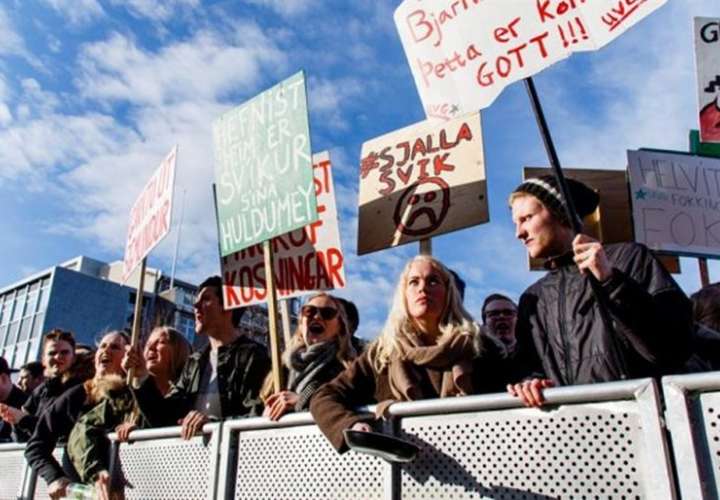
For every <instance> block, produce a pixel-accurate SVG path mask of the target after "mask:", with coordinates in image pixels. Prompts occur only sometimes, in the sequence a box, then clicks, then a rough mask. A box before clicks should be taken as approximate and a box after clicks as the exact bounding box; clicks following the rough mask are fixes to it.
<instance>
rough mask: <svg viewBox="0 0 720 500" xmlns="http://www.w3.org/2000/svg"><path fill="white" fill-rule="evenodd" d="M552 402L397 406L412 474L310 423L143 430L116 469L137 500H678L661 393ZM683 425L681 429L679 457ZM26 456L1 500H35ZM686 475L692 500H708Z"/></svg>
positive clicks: (6, 460) (593, 394) (122, 449)
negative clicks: (340, 450) (412, 447)
mask: <svg viewBox="0 0 720 500" xmlns="http://www.w3.org/2000/svg"><path fill="white" fill-rule="evenodd" d="M713 378H716V377H713ZM667 380H671V381H672V380H675V379H674V378H673V379H666V381H667ZM672 387H676V386H672ZM714 387H715V388H718V387H720V383H718V384H716V385H715V386H714ZM667 392H668V386H667V385H666V394H667ZM545 396H546V400H547V404H548V405H547V407H546V408H545V409H543V410H537V409H526V408H523V407H520V406H519V404H518V400H517V399H516V398H512V397H510V396H508V395H504V394H494V395H484V396H470V397H462V398H452V399H443V400H428V401H417V402H411V403H397V404H394V405H392V406H391V407H390V409H389V411H390V413H391V414H392V415H393V416H394V417H396V418H394V419H393V423H392V425H388V426H387V429H386V431H387V432H391V433H394V434H396V435H399V436H401V437H403V438H405V439H408V440H411V441H414V442H415V443H417V444H418V445H419V447H420V448H421V451H420V454H419V456H418V457H417V459H416V460H415V461H414V462H412V463H410V464H404V465H402V466H399V465H390V464H388V463H386V462H384V461H382V460H380V459H377V458H375V457H371V456H367V455H361V454H357V453H354V452H348V453H346V454H343V455H339V454H337V453H336V452H335V451H334V450H333V449H332V447H331V446H330V444H329V443H328V442H327V440H326V439H325V437H324V436H323V435H322V434H321V433H320V431H319V430H318V428H317V427H316V426H315V425H314V422H313V420H312V418H311V416H310V415H309V414H307V413H301V414H291V415H288V416H285V417H283V418H282V419H281V420H280V421H279V422H270V421H269V420H267V419H265V418H252V419H243V420H234V421H226V422H223V423H222V424H220V423H216V424H207V425H206V426H205V427H204V429H203V430H204V435H203V436H199V437H196V438H193V439H192V440H190V441H183V440H181V439H180V438H179V433H180V428H179V427H173V428H166V429H150V430H142V431H134V432H133V433H132V434H131V438H132V441H131V442H130V443H120V444H119V445H118V444H117V443H116V444H115V445H114V446H113V450H114V455H115V454H117V455H116V456H117V458H119V460H113V465H112V467H113V468H114V469H115V468H118V467H120V468H121V470H122V474H123V476H124V477H125V478H126V480H127V482H128V486H127V487H126V489H125V495H126V497H127V498H128V499H133V498H144V499H147V498H153V499H161V498H167V499H183V498H188V499H199V498H209V499H212V498H220V499H225V498H236V499H240V498H253V499H255V498H258V499H259V498H308V497H312V498H332V499H335V498H390V499H395V498H419V499H421V498H480V497H485V498H557V497H563V498H582V497H600V498H609V497H613V498H622V497H625V498H662V499H666V498H675V488H674V481H673V472H672V467H671V460H670V455H669V453H668V448H667V444H666V442H665V434H664V429H663V427H662V422H661V411H660V409H661V405H660V400H659V396H658V390H657V386H656V384H655V383H654V382H653V381H652V380H649V379H647V380H636V381H626V382H614V383H608V384H595V385H588V386H575V387H562V388H557V389H549V390H547V391H545ZM668 401H669V400H668ZM707 408H708V411H707V413H708V415H713V411H714V410H713V411H709V409H710V408H712V405H710V406H708V407H707ZM669 413H670V412H669ZM714 420H715V421H717V420H718V419H717V417H715V418H714ZM678 422H679V421H674V425H675V426H676V427H675V430H672V429H671V430H672V436H673V444H674V445H675V450H676V452H678V450H679V449H680V448H679V447H678V445H677V443H676V440H677V438H678V437H680V436H681V434H680V433H679V431H678V430H677V425H680V424H679V423H678ZM711 423H713V422H708V426H709V427H708V428H714V426H712V425H710V424H711ZM703 432H707V431H703ZM688 434H690V432H689V431H688ZM708 436H710V434H708ZM111 437H112V435H111ZM715 446H716V447H717V446H718V444H717V442H715ZM21 450H22V447H21V446H14V447H13V448H6V447H5V448H0V461H1V462H2V464H3V467H0V483H1V484H0V492H2V493H0V498H1V499H4V498H6V496H5V495H6V491H9V492H10V496H7V498H12V499H15V498H16V497H17V496H20V497H21V498H28V497H26V496H22V495H20V494H19V493H18V492H19V491H21V490H22V491H25V492H27V491H30V490H29V489H28V485H27V484H26V485H22V484H20V483H22V482H26V483H27V478H28V477H29V473H28V471H27V470H25V472H24V473H21V474H20V475H21V476H23V477H24V478H26V479H20V480H19V481H18V479H17V476H16V475H13V473H12V472H10V468H9V467H8V466H7V465H6V464H11V463H17V464H19V465H13V466H12V467H15V468H14V469H13V470H16V471H17V470H21V469H22V456H21ZM712 454H713V455H715V452H714V449H713V451H712ZM684 457H685V456H684V455H682V456H679V457H678V462H682V461H683V460H685V458H684ZM717 458H718V457H716V456H713V457H712V459H713V460H715V459H717ZM13 460H16V462H12V461H13ZM708 463H710V462H708ZM714 466H715V467H717V465H714ZM18 467H20V469H18ZM678 470H679V472H680V476H681V477H680V482H681V485H682V491H683V497H684V498H693V499H694V498H700V496H699V495H694V494H693V491H700V490H697V489H696V490H686V487H685V485H684V484H683V481H686V479H687V478H684V477H682V476H683V474H684V472H683V469H682V467H679V468H678ZM716 470H717V469H716ZM14 474H17V472H15V473H14ZM5 478H9V479H10V482H8V483H5ZM40 483H43V484H44V481H42V480H41V481H40ZM713 486H715V483H713ZM32 487H34V484H33V485H32ZM38 490H39V488H38ZM686 491H687V492H689V493H686ZM703 491H705V490H703Z"/></svg>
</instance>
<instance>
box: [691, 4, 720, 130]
mask: <svg viewBox="0 0 720 500" xmlns="http://www.w3.org/2000/svg"><path fill="white" fill-rule="evenodd" d="M695 61H696V64H695V66H696V69H697V86H698V109H699V114H698V115H699V120H700V140H701V141H703V142H720V18H711V17H696V18H695Z"/></svg>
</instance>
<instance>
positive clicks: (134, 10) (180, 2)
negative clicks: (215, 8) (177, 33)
mask: <svg viewBox="0 0 720 500" xmlns="http://www.w3.org/2000/svg"><path fill="white" fill-rule="evenodd" d="M112 3H113V4H114V5H119V6H123V7H125V8H127V9H128V10H129V11H130V13H131V14H132V15H134V16H136V17H147V18H150V19H153V20H158V21H165V20H167V19H169V18H170V17H172V16H173V15H175V14H176V13H177V10H178V9H181V8H192V7H198V6H199V5H200V0H164V1H159V0H112Z"/></svg>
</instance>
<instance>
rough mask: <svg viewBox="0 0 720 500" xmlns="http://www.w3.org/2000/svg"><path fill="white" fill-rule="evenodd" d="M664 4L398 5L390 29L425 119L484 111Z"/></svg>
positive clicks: (414, 1)
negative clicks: (509, 90) (507, 90)
mask: <svg viewBox="0 0 720 500" xmlns="http://www.w3.org/2000/svg"><path fill="white" fill-rule="evenodd" d="M666 1H667V0H512V1H509V0H454V1H452V0H444V1H433V2H428V1H422V0H405V1H404V2H403V3H402V4H400V6H399V7H398V8H397V10H396V11H395V24H396V26H397V28H398V31H399V33H400V39H401V40H402V43H403V47H404V48H405V54H406V56H407V58H408V62H409V64H410V68H411V70H412V73H413V76H414V78H415V84H416V86H417V88H418V91H419V93H420V98H421V99H422V102H423V106H424V108H425V113H426V115H427V116H428V117H429V118H441V119H445V120H448V119H450V118H453V117H456V116H459V115H460V114H462V113H466V112H471V111H476V110H478V109H482V108H485V107H487V106H489V105H490V104H491V103H492V102H493V100H494V99H495V98H496V97H497V96H498V95H499V94H500V92H501V91H502V89H503V88H504V87H505V86H507V85H509V84H510V83H512V82H515V81H517V80H520V79H522V78H527V77H529V76H532V75H534V74H535V73H538V72H540V71H541V70H543V69H544V68H546V67H548V66H550V65H551V64H553V63H555V62H557V61H559V60H561V59H564V58H566V57H568V56H569V55H570V54H572V53H573V52H575V51H583V50H596V49H599V48H600V47H602V46H604V45H606V44H607V43H609V42H610V41H612V40H613V39H615V38H617V37H618V36H620V35H621V34H622V33H623V32H624V31H625V30H627V29H628V28H630V27H631V26H632V25H634V24H635V23H637V22H638V21H640V20H641V19H642V18H644V17H645V16H647V15H648V14H650V13H651V12H652V11H654V10H655V9H657V8H658V7H660V6H661V5H663V4H664V3H665V2H666Z"/></svg>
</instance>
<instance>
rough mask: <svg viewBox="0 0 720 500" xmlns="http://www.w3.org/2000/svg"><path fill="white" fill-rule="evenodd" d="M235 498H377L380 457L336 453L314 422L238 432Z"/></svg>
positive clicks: (382, 473)
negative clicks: (297, 425)
mask: <svg viewBox="0 0 720 500" xmlns="http://www.w3.org/2000/svg"><path fill="white" fill-rule="evenodd" d="M235 439H236V440H237V441H236V443H237V466H236V467H235V474H234V475H235V480H234V482H235V494H234V497H235V498H236V499H291V498H298V499H303V498H313V499H333V500H334V499H338V500H339V499H348V500H354V499H358V498H363V499H373V498H377V499H381V498H383V494H384V488H385V484H386V473H388V471H389V469H388V467H387V466H386V465H385V464H384V462H383V461H381V460H380V459H377V458H374V457H370V456H368V455H360V454H357V453H354V452H348V453H346V454H344V455H340V454H338V453H337V452H336V451H335V450H334V449H333V448H332V446H330V444H329V443H328V441H327V439H326V438H325V436H323V435H322V433H321V432H320V430H319V429H318V428H317V427H316V426H315V425H304V426H300V427H288V428H271V429H264V430H249V431H242V430H241V431H239V432H238V433H237V434H236V438H235Z"/></svg>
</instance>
